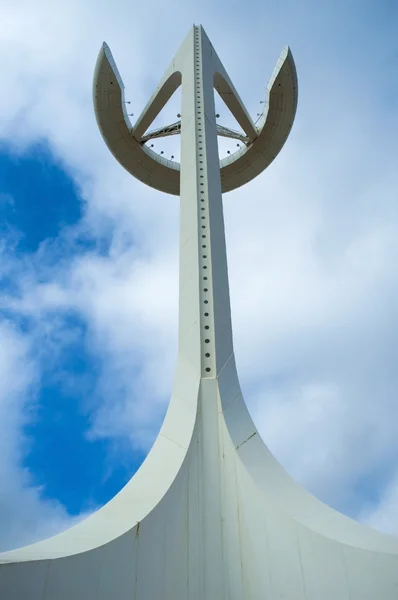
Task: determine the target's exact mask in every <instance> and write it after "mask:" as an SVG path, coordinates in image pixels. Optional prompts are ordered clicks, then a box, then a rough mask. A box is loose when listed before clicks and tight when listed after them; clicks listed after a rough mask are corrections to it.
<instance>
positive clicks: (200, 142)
mask: <svg viewBox="0 0 398 600" xmlns="http://www.w3.org/2000/svg"><path fill="white" fill-rule="evenodd" d="M196 58H197V59H199V41H198V40H197V41H196ZM199 73H200V69H199V65H197V66H196V82H197V83H196V89H197V91H196V94H197V98H196V108H197V110H198V112H199V111H201V102H200V74H199ZM201 120H202V117H201V115H200V114H198V115H197V121H198V123H199V125H200V126H201V123H200V121H201ZM198 131H199V132H201V131H202V129H201V127H198ZM198 138H200V141H199V142H198V150H199V151H201V150H203V148H202V145H201V144H202V140H201V138H202V134H201V133H198ZM199 156H200V157H203V153H202V152H200V153H199ZM199 164H203V160H200V161H199ZM199 171H203V167H199ZM199 177H200V179H203V177H204V176H203V175H199ZM200 186H204V183H203V182H201V183H200ZM200 194H201V198H200V200H201V202H204V201H205V199H204V197H202V195H204V191H203V190H200ZM200 210H201V211H205V208H204V207H203V206H202V207H201V209H200ZM201 220H206V217H205V216H204V215H202V217H201ZM202 229H206V225H202ZM202 239H206V235H204V234H203V235H202ZM202 248H204V249H206V244H202ZM202 258H203V259H207V254H202ZM203 269H204V270H206V269H207V265H203ZM203 280H204V281H207V277H206V276H204V277H203ZM203 291H204V292H208V291H209V289H208V288H207V287H205V288H203ZM203 303H204V304H208V303H209V301H208V300H204V301H203ZM204 316H205V317H208V316H209V313H208V312H205V313H204ZM204 328H205V329H206V331H207V330H208V329H210V326H209V325H205V326H204ZM205 343H206V344H209V343H210V340H209V339H208V338H206V339H205ZM205 357H206V358H210V352H206V353H205ZM205 370H206V372H207V373H209V372H210V371H211V368H210V367H206V369H205Z"/></svg>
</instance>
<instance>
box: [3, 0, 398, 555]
mask: <svg viewBox="0 0 398 600" xmlns="http://www.w3.org/2000/svg"><path fill="white" fill-rule="evenodd" d="M195 4H197V3H191V2H184V3H182V2H173V3H171V4H170V3H168V4H167V5H166V4H164V3H161V2H157V1H156V2H155V5H156V6H155V7H153V6H152V7H151V8H149V7H146V6H140V7H135V8H134V9H133V7H132V6H131V3H127V2H124V0H118V1H117V2H116V8H117V9H118V10H116V9H115V7H110V5H109V3H107V2H105V1H103V2H101V1H100V2H95V3H94V2H92V1H91V0H89V1H87V2H85V3H84V6H81V3H79V2H77V0H76V1H75V0H71V1H70V2H69V3H68V4H67V5H65V6H61V5H55V3H50V2H49V1H48V0H38V2H37V3H35V5H34V6H31V3H28V2H25V1H22V0H20V1H19V2H13V3H9V4H6V9H5V11H4V12H5V14H4V19H3V25H2V28H0V50H1V51H2V55H3V56H5V55H7V56H8V60H7V64H6V65H5V72H4V78H5V80H7V82H8V83H7V90H8V92H7V94H4V95H3V96H2V97H1V98H0V212H1V233H2V243H1V245H0V249H1V255H0V274H1V275H0V277H1V292H0V334H1V339H2V340H3V342H2V345H1V347H0V481H1V486H0V547H1V549H6V548H9V547H12V546H15V545H20V544H22V543H26V542H29V541H32V540H34V539H38V538H40V537H43V536H45V535H48V534H50V533H53V532H55V531H58V530H60V529H62V528H64V527H67V526H70V525H71V524H72V523H73V522H74V520H75V519H78V518H82V517H84V515H86V514H87V513H89V512H90V511H92V510H94V509H95V508H96V507H98V506H100V505H102V504H103V503H105V502H106V501H107V500H109V499H110V498H111V497H112V496H113V495H114V494H115V493H116V492H117V491H118V490H119V489H120V488H121V487H122V486H123V485H124V483H125V482H126V481H127V480H128V478H129V477H130V476H131V474H132V473H134V471H135V470H136V469H137V468H138V466H139V464H140V463H141V461H142V460H143V458H144V457H145V455H146V453H147V451H148V449H149V448H150V446H151V444H152V442H153V439H154V438H155V436H156V433H157V431H158V429H159V427H160V423H161V420H162V418H163V416H164V413H165V410H166V407H167V402H168V395H169V393H170V389H171V383H172V377H173V369H174V364H175V358H176V342H177V299H178V298H177V284H178V272H177V266H178V255H177V251H178V201H177V199H175V198H171V197H167V196H163V195H162V194H160V193H157V192H155V191H153V190H150V189H147V188H145V187H144V186H143V185H142V184H140V183H139V182H136V181H134V180H132V178H131V177H129V176H128V174H127V173H125V172H124V171H123V169H122V168H121V167H120V166H119V165H118V164H117V163H116V161H115V160H114V159H113V157H112V156H111V155H110V154H109V151H108V150H107V148H106V147H105V144H104V143H103V141H102V139H101V137H100V134H99V133H98V131H97V128H96V124H95V120H94V116H93V110H92V105H91V81H92V75H93V69H94V65H95V60H96V55H97V52H98V50H99V47H100V44H101V43H102V41H103V40H106V41H107V42H108V43H109V45H110V47H111V49H112V52H113V54H114V57H115V59H116V62H117V64H118V66H119V68H120V72H121V75H122V77H123V79H124V81H125V84H126V97H127V98H128V99H130V100H131V101H132V105H131V111H132V112H134V113H135V114H136V115H138V114H139V112H140V110H141V109H142V107H143V106H144V104H145V102H146V100H147V98H148V97H149V95H150V94H151V93H152V91H153V89H154V87H155V86H156V85H157V83H158V79H159V77H160V76H161V74H162V72H163V70H164V69H165V68H166V67H167V64H168V62H169V60H170V59H171V58H172V56H173V53H174V52H175V50H176V49H177V48H178V46H179V44H180V43H181V41H182V39H183V38H184V36H185V34H186V32H187V30H188V28H189V27H190V26H191V24H192V23H193V22H196V23H199V22H202V23H203V24H204V26H205V28H206V31H207V33H208V35H209V37H210V38H211V41H212V43H213V45H214V46H215V48H216V49H217V52H218V54H219V56H220V58H221V60H222V61H223V62H224V65H225V66H226V68H227V70H228V71H229V73H230V75H231V78H232V80H233V81H234V83H235V85H236V87H237V89H238V91H239V92H240V94H241V96H242V98H243V100H244V102H245V103H246V105H247V107H248V109H249V111H250V113H251V114H252V115H253V117H255V116H256V113H257V112H258V111H259V110H260V104H259V101H260V100H261V99H263V96H264V89H265V85H266V81H267V79H268V77H269V76H270V75H271V72H272V69H273V66H274V63H275V60H276V58H277V56H278V54H279V52H280V49H281V47H282V46H284V45H285V44H286V43H289V44H290V45H291V47H292V51H293V55H294V57H295V60H296V64H297V69H298V75H299V89H300V92H299V108H298V114H297V119H296V123H295V125H294V128H293V131H292V134H291V136H290V138H289V140H288V142H287V144H286V147H285V148H284V149H283V151H282V153H281V155H280V156H279V157H278V159H277V160H276V161H275V163H274V164H273V165H272V166H271V167H270V168H269V169H268V170H267V172H266V173H264V174H263V175H262V176H261V177H259V178H258V179H257V180H256V181H254V182H252V183H251V184H249V185H248V186H247V187H246V188H244V189H242V190H237V191H236V192H233V193H231V194H229V195H228V196H226V198H225V218H226V227H227V244H228V257H229V271H230V277H231V299H232V310H233V322H234V332H235V346H236V355H237V361H238V368H239V372H240V375H241V380H242V385H243V389H244V392H245V395H246V400H247V403H248V406H249V409H250V411H251V413H252V415H253V417H254V419H255V421H256V424H257V426H258V427H259V429H260V432H261V434H262V435H263V437H264V440H265V441H266V443H267V444H268V445H269V446H270V448H271V450H272V451H273V452H275V454H276V456H277V457H278V458H279V460H281V462H282V463H283V464H284V465H285V466H286V468H287V469H288V470H289V472H290V473H291V474H292V475H293V476H294V477H296V478H297V479H298V480H299V481H300V482H302V483H303V485H306V486H307V487H308V488H309V489H311V491H313V492H314V493H316V494H317V495H318V496H320V497H321V498H322V499H323V500H324V501H326V502H328V503H329V504H332V505H333V506H335V507H337V508H338V509H340V510H342V511H344V512H346V513H347V514H350V515H351V516H353V517H354V518H358V519H360V520H362V521H365V522H368V523H370V524H371V525H372V526H375V527H378V528H380V529H383V530H385V531H389V532H393V533H398V442H397V440H398V436H397V433H396V425H395V424H396V422H398V421H397V417H398V401H397V397H398V396H397V394H398V392H397V390H398V375H397V372H396V365H395V356H396V354H397V351H398V326H397V323H398V320H397V318H398V314H397V313H398V309H397V306H398V303H397V300H396V299H397V292H398V272H397V268H396V265H395V260H394V256H396V255H397V254H396V253H397V250H398V248H397V246H398V241H397V240H398V235H397V234H398V191H397V190H398V172H397V169H396V156H397V151H398V148H397V143H398V142H397V139H398V136H397V135H396V134H397V126H398V77H397V76H396V68H395V66H396V61H397V58H398V41H397V40H398V35H397V33H398V8H397V6H396V4H395V3H393V2H380V3H378V4H377V5H376V4H375V3H371V2H359V1H358V2H357V1H351V2H335V3H326V2H315V1H314V2H312V1H307V2H302V3H300V6H298V5H297V3H294V2H292V1H290V2H286V3H285V4H284V6H283V7H282V6H281V3H269V4H267V5H264V3H259V2H255V1H254V0H251V1H249V2H246V3H244V4H242V3H238V2H228V4H227V3H226V2H225V3H224V2H221V3H216V4H217V5H215V3H212V2H204V3H202V5H201V8H200V9H198V8H197V7H196V6H195ZM155 9H156V10H155ZM153 14H157V16H158V18H157V19H156V20H155V21H154V20H153ZM226 14H228V19H227V18H226ZM221 25H222V26H221ZM248 65H250V68H249V67H248ZM217 110H218V112H220V115H221V116H220V123H221V122H222V123H223V124H225V125H227V126H228V125H230V126H231V125H233V122H232V120H231V118H230V116H229V115H228V112H227V110H226V109H225V108H224V107H223V106H222V104H221V102H220V101H219V100H217ZM178 111H179V104H178V95H176V97H175V98H173V99H172V101H171V103H170V105H169V106H167V107H166V108H165V109H164V112H163V114H162V115H161V117H159V119H158V123H159V124H163V123H169V122H173V121H174V120H175V114H176V113H177V112H178ZM177 143H178V140H177V138H173V139H171V140H168V141H165V142H164V144H163V143H161V142H157V144H156V148H155V149H156V150H158V151H160V149H164V151H165V153H167V152H170V154H175V155H178V148H177V147H176V144H177ZM162 144H163V145H162ZM227 149H228V142H224V143H223V144H220V152H221V153H222V154H223V153H224V154H225V152H226V151H227Z"/></svg>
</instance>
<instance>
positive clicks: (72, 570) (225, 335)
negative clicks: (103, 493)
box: [0, 27, 398, 600]
mask: <svg viewBox="0 0 398 600" xmlns="http://www.w3.org/2000/svg"><path fill="white" fill-rule="evenodd" d="M288 56H289V54H288V52H287V51H286V52H285V57H284V56H283V55H282V57H281V59H280V60H281V61H282V62H281V64H282V65H286V64H293V63H292V61H291V62H290V61H287V58H288ZM101 60H102V59H101ZM286 61H287V62H286ZM109 64H110V63H109ZM172 64H173V67H172V69H171V70H170V72H169V74H168V76H167V77H170V76H173V69H178V70H179V72H180V73H181V74H182V130H181V144H182V148H181V155H182V162H181V171H180V175H181V231H180V246H181V247H180V320H179V356H178V364H177V370H176V377H175V382H174V387H173V393H172V398H171V401H170V406H169V410H168V413H167V416H166V419H165V422H164V424H163V426H162V429H161V431H160V433H159V436H158V438H157V440H156V442H155V444H154V446H153V448H152V450H151V452H150V454H149V455H148V457H147V459H146V460H145V462H144V464H143V465H142V467H141V468H140V470H139V471H138V473H137V474H136V475H135V476H134V477H133V478H132V479H131V481H130V482H129V483H128V484H127V485H126V487H125V488H124V489H123V490H122V491H121V492H120V493H119V494H118V495H117V496H116V497H115V498H114V499H113V500H112V501H111V502H109V503H108V504H107V505H106V506H104V507H103V508H102V509H101V510H99V511H98V512H97V513H95V514H94V515H92V516H91V517H90V518H88V519H87V520H86V521H84V522H83V523H81V524H79V525H77V526H75V527H73V528H72V529H70V530H69V531H66V532H64V533H61V534H59V535H57V536H54V537H53V538H50V539H48V540H44V541H43V542H40V543H37V544H33V545H31V546H27V547H25V548H21V549H18V550H14V551H11V552H7V553H3V554H1V555H0V563H1V564H0V599H1V600H22V599H23V600H72V599H73V600H94V599H95V600H111V599H112V600H113V599H115V600H116V599H117V600H128V599H129V600H131V599H134V600H155V599H160V598H161V599H162V600H213V599H214V600H227V599H228V600H243V599H245V600H260V599H261V600H282V599H284V600H375V599H380V600H397V598H398V540H397V539H395V538H392V537H388V536H384V535H382V534H380V533H377V532H375V531H372V530H370V529H368V528H365V527H363V526H362V525H360V524H358V523H356V522H354V521H351V520H350V519H348V518H346V517H344V516H343V515H340V514H338V513H337V512H335V511H333V510H332V509H330V508H329V507H327V506H326V505H324V504H322V503H321V502H319V501H318V500H317V499H315V498H314V497H312V496H311V495H310V494H308V493H307V492H306V491H305V490H303V489H302V488H301V487H300V486H298V485H297V484H296V483H295V482H293V481H292V480H291V479H290V478H289V476H288V475H287V474H286V473H285V471H284V470H283V469H282V468H281V466H280V465H279V464H278V463H277V461H276V460H275V459H274V458H273V456H272V455H271V454H270V452H269V451H268V449H267V448H266V446H265V445H264V443H263V442H262V440H261V438H260V436H259V434H258V432H257V431H256V429H255V426H254V424H253V422H252V420H251V418H250V416H249V414H248V412H247V409H246V406H245V404H244V401H243V398H242V394H241V391H240V386H239V381H238V377H237V373H236V367H235V359H234V354H233V345H232V330H231V317H230V304H229V291H228V273H227V263H226V251H225V237H224V224H223V212H222V197H221V178H220V167H219V161H218V155H217V140H216V128H215V115H214V97H213V84H214V78H213V73H214V70H215V69H220V63H219V61H218V58H217V56H216V55H215V52H214V49H213V48H212V47H211V45H210V43H209V41H208V39H207V37H206V34H205V33H204V31H203V29H202V28H200V27H194V28H193V29H192V31H191V32H190V33H189V35H188V37H187V38H186V40H185V41H184V43H183V45H182V47H181V49H180V51H179V52H178V53H177V55H176V57H175V59H174V61H173V63H172ZM279 67H280V65H277V69H279ZM101 68H102V67H101ZM113 70H114V72H116V71H115V67H113ZM281 72H283V70H277V71H276V73H277V74H276V79H275V81H277V80H278V77H280V76H281V75H280V74H281ZM284 76H285V75H284ZM290 76H291V75H290ZM286 77H288V75H286ZM226 81H228V80H227V79H226ZM173 85H174V84H173ZM230 89H232V88H230ZM272 89H273V83H272V81H271V90H272ZM101 94H103V108H102V109H101V110H102V111H103V112H104V114H103V115H102V116H101V117H100V119H99V120H101V119H102V121H105V120H106V119H107V117H106V114H105V113H106V112H107V111H108V112H109V113H112V110H113V109H112V102H113V100H112V96H110V95H108V99H107V98H106V93H105V92H104V90H102V91H101ZM154 98H155V99H156V95H155V96H154ZM108 101H109V103H108V105H107V102H108ZM296 101H297V95H296V90H293V89H292V90H291V97H290V98H288V97H286V98H285V99H284V100H283V102H286V103H287V104H289V103H290V107H292V106H293V105H294V106H295V103H296ZM272 102H273V100H272V91H271V104H270V110H271V105H272ZM283 102H282V100H281V99H279V100H277V101H275V104H276V105H277V107H279V108H278V110H280V111H282V112H279V113H278V114H279V119H280V123H279V124H278V122H274V124H273V125H272V126H273V127H275V128H276V129H277V130H279V129H281V130H283V131H284V133H283V135H287V133H288V129H290V126H291V124H290V126H289V128H288V129H287V128H286V125H283V109H282V104H283ZM230 104H231V106H232V105H233V103H230ZM159 105H160V104H158V106H157V107H159ZM107 106H108V108H107ZM237 106H238V107H239V106H240V102H239V100H238V99H237V98H236V99H235V110H238V109H237V108H236V107H237ZM241 108H242V110H241V120H242V122H245V119H246V116H245V114H246V113H245V110H244V108H243V107H241ZM151 110H152V109H151V105H148V107H147V111H151ZM155 113H156V111H155V110H152V112H151V118H154V116H156V114H155ZM150 120H151V119H150V118H146V117H145V114H144V115H143V116H142V118H141V123H143V125H142V129H143V128H144V126H148V125H150ZM246 124H247V123H246ZM123 128H124V125H123V127H122V133H120V131H119V132H118V131H117V128H115V129H114V130H113V131H112V135H113V136H114V138H113V139H112V140H110V139H108V140H107V141H108V143H109V145H110V146H112V144H114V143H116V142H117V140H118V136H121V137H122V134H123V131H124V129H123ZM248 128H249V127H248ZM142 133H143V132H142ZM110 135H111V134H110ZM200 136H201V137H200ZM115 140H116V142H115ZM137 143H138V142H137ZM257 144H260V140H259V138H257V140H256V141H255V142H254V144H253V148H254V150H253V151H255V147H256V145H257ZM266 152H267V148H266V144H265V150H264V153H265V154H266ZM248 154H249V151H248V152H247V155H248ZM239 160H240V159H239ZM242 160H243V159H242ZM201 161H202V162H201ZM121 162H122V161H121ZM237 164H238V160H237V161H236V163H235V165H237ZM225 168H227V167H225ZM201 169H203V171H202V170H201ZM231 169H232V163H231ZM202 176H203V177H202ZM233 177H234V174H233V172H232V171H231V181H233ZM139 178H140V177H139ZM202 183H203V185H201V184H202ZM155 187H156V186H155ZM202 192H203V193H202ZM202 198H203V202H202ZM202 208H204V210H203V211H202V210H201V209H202ZM202 216H204V217H205V218H204V219H202ZM203 226H204V228H203ZM203 235H205V236H206V237H205V238H203V237H202V236H203ZM203 245H205V246H206V248H202V246H203ZM204 257H205V258H204ZM204 267H206V269H204ZM204 273H206V275H204ZM203 277H207V279H206V280H204V279H203ZM205 288H206V290H207V291H205ZM205 313H208V316H205ZM205 326H208V327H209V329H205ZM206 340H209V341H208V342H207V341H206ZM207 354H209V355H210V356H206V355H207ZM207 369H210V371H208V370H207Z"/></svg>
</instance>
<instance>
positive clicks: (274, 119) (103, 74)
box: [94, 27, 297, 195]
mask: <svg viewBox="0 0 398 600" xmlns="http://www.w3.org/2000/svg"><path fill="white" fill-rule="evenodd" d="M194 30H195V29H194V28H192V30H191V31H190V32H189V34H188V35H187V37H186V38H185V40H184V42H183V44H182V45H181V47H180V49H179V50H178V52H177V54H176V55H175V57H174V59H173V61H172V63H171V65H170V66H169V68H168V69H167V70H166V72H165V74H164V75H163V78H162V80H161V82H160V83H159V85H158V87H157V89H156V91H155V92H154V94H153V95H152V97H151V99H150V100H149V102H148V103H147V105H146V107H145V108H144V110H143V111H142V113H141V115H140V116H139V117H138V119H137V122H136V123H135V125H134V126H133V127H132V126H131V123H130V120H129V117H128V115H127V111H126V103H125V101H124V85H123V82H122V79H121V77H120V75H119V72H118V69H117V67H116V65H115V61H114V60H113V57H112V54H111V52H110V50H109V47H108V46H107V45H106V44H103V47H102V49H101V52H100V55H99V57H98V61H97V66H96V71H95V77H94V106H95V113H96V116H97V121H98V125H99V128H100V130H101V133H102V135H103V137H104V139H105V141H106V143H107V145H108V147H109V149H110V150H111V152H112V153H113V154H114V156H115V157H116V158H117V160H118V161H119V162H120V163H121V164H122V165H123V166H124V167H125V169H127V171H128V172H129V173H131V174H132V175H134V177H136V178H137V179H139V180H140V181H142V182H143V183H146V184H147V185H150V186H151V187H154V188H156V189H158V190H161V191H163V192H166V193H168V194H176V195H179V194H180V165H179V163H177V162H173V161H171V160H167V159H166V158H163V157H162V156H160V155H158V154H156V153H155V152H153V151H152V150H151V149H150V148H148V147H147V145H146V142H148V141H149V140H150V139H153V138H155V137H156V138H158V137H164V136H168V135H173V134H177V133H180V132H181V131H182V129H183V128H184V122H185V123H186V122H187V120H188V118H190V117H191V116H192V114H191V111H190V110H189V113H188V114H187V109H188V104H187V102H188V101H187V100H184V97H185V96H188V97H189V96H190V91H191V88H192V87H193V88H194V90H196V83H197V82H198V79H197V74H198V72H199V76H200V78H201V79H202V76H203V73H206V77H207V79H208V80H209V81H208V82H207V83H210V86H209V92H210V87H211V88H213V87H214V89H216V90H217V92H218V94H219V95H220V96H221V98H222V99H223V101H224V102H225V104H226V105H227V107H228V108H229V110H230V111H231V113H232V114H233V116H234V117H235V119H236V121H237V122H238V123H239V125H240V126H241V128H242V130H243V132H244V134H240V133H238V132H235V131H232V130H230V129H228V128H226V127H221V126H217V125H215V123H214V119H215V116H214V115H209V114H206V117H207V119H211V121H212V123H213V126H214V128H215V129H216V131H217V134H218V135H222V136H224V137H231V138H234V139H237V140H240V141H242V142H243V144H244V145H243V147H241V148H240V149H239V150H237V151H236V152H234V153H233V154H231V155H230V156H228V157H227V158H224V159H223V160H222V161H220V174H221V188H222V192H223V193H224V192H229V191H231V190H234V189H235V188H237V187H239V186H241V185H243V184H244V183H247V182H248V181H250V180H251V179H253V178H254V177H256V176H257V175H258V174H259V173H261V172H262V171H263V170H264V169H265V168H266V167H268V165H269V164H270V163H271V162H272V161H273V159H274V158H275V157H276V156H277V154H278V153H279V151H280V150H281V148H282V146H283V144H284V143H285V141H286V139H287V137H288V135H289V132H290V129H291V127H292V125H293V121H294V116H295V113H296V107H297V76H296V68H295V65H294V61H293V57H292V54H291V52H290V50H289V48H288V47H286V48H284V49H283V50H282V52H281V54H280V56H279V58H278V61H277V63H276V66H275V69H274V72H273V74H272V76H271V79H270V81H269V83H268V86H267V90H266V99H265V102H264V110H263V113H262V116H261V117H260V118H259V119H258V121H257V123H256V125H255V124H254V123H253V121H252V119H251V118H250V116H249V114H248V113H247V110H246V108H245V107H244V105H243V102H242V100H241V99H240V97H239V95H238V93H237V91H236V89H235V87H234V86H233V84H232V82H231V80H230V78H229V76H228V74H227V72H226V70H225V69H224V67H223V65H222V63H221V61H220V59H219V58H218V56H217V54H216V52H215V50H214V48H213V46H212V44H211V43H210V41H209V39H208V37H207V35H206V33H205V32H204V30H203V28H202V27H200V28H198V36H199V38H198V39H199V44H200V48H201V53H200V55H199V54H198V55H197V56H195V55H194V52H195V50H194V43H195V42H194ZM194 60H196V67H195V69H196V72H195V73H194V69H193V61H194ZM202 69H203V71H202ZM180 85H182V106H183V109H182V117H181V121H178V122H176V123H173V124H171V125H168V126H165V127H162V128H161V129H157V130H155V131H153V132H149V133H148V134H146V131H147V129H148V128H149V127H150V126H151V124H152V123H153V121H154V119H155V118H156V117H157V115H158V114H159V113H160V111H161V110H162V108H163V107H164V106H165V104H166V103H167V101H168V100H169V98H170V97H171V96H172V95H173V93H174V92H175V91H176V89H177V88H178V87H179V86H180ZM207 101H208V106H207V111H209V109H210V106H213V102H212V101H210V98H209V99H208V100H207ZM213 112H214V111H213ZM145 134H146V135H145Z"/></svg>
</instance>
